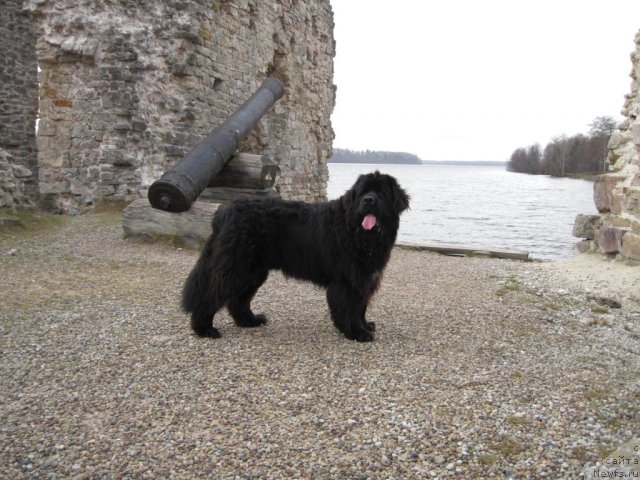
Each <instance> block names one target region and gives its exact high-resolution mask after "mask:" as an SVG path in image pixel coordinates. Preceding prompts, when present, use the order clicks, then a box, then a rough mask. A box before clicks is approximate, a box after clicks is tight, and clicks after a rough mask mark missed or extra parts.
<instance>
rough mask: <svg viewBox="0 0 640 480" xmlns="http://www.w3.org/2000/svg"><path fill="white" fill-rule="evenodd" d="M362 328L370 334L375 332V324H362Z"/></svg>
mask: <svg viewBox="0 0 640 480" xmlns="http://www.w3.org/2000/svg"><path fill="white" fill-rule="evenodd" d="M364 326H365V327H366V328H367V330H369V331H370V332H375V331H376V322H367V321H365V322H364Z"/></svg>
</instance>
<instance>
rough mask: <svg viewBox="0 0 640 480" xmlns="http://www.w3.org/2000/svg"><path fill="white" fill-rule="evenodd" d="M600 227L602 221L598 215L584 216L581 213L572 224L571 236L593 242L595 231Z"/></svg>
mask: <svg viewBox="0 0 640 480" xmlns="http://www.w3.org/2000/svg"><path fill="white" fill-rule="evenodd" d="M601 225H602V219H601V218H600V216H599V215H584V214H582V213H581V214H579V215H578V216H576V221H575V223H574V224H573V236H574V237H578V238H586V239H587V240H593V239H594V238H595V231H596V229H598V228H599V227H600V226H601Z"/></svg>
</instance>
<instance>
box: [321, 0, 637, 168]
mask: <svg viewBox="0 0 640 480" xmlns="http://www.w3.org/2000/svg"><path fill="white" fill-rule="evenodd" d="M331 4H332V6H333V10H334V20H335V38H336V44H337V46H336V48H337V53H336V58H335V80H334V81H335V83H336V85H337V86H338V91H337V99H336V107H335V110H334V114H333V116H332V122H333V128H334V131H335V134H336V138H335V141H334V147H339V148H351V149H356V150H364V149H371V150H391V151H406V152H411V153H415V154H417V155H418V156H420V157H421V158H422V159H425V160H449V159H451V160H508V158H509V156H510V155H511V152H512V151H513V150H515V149H516V148H518V147H521V146H527V145H530V144H532V143H535V142H539V143H541V144H542V146H544V144H545V143H546V142H548V141H549V140H550V139H551V138H552V137H553V136H556V135H561V134H567V135H573V134H576V133H579V132H583V133H586V132H587V131H588V128H589V127H588V124H589V123H590V122H591V120H593V119H594V118H595V117H596V116H600V115H611V116H613V117H615V118H616V119H618V120H621V119H622V116H621V115H620V111H621V109H622V105H623V102H624V95H625V94H627V93H629V92H630V85H631V78H630V77H629V73H630V72H631V60H630V54H631V52H632V51H633V50H634V48H635V44H634V37H635V34H636V32H637V31H638V30H640V0H609V1H593V0H581V1H580V0H535V1H530V0H517V1H516V0H511V1H508V0H439V1H433V0H423V1H420V0H396V1H394V2H390V1H388V0H386V1H385V0H331Z"/></svg>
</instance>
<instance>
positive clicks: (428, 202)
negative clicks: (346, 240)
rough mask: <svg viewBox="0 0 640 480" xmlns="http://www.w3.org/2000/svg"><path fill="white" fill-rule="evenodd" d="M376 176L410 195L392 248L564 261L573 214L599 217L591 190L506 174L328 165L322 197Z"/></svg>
mask: <svg viewBox="0 0 640 480" xmlns="http://www.w3.org/2000/svg"><path fill="white" fill-rule="evenodd" d="M374 170H380V171H381V172H382V173H388V174H390V175H393V176H394V177H396V178H397V179H398V182H399V183H400V185H401V186H402V187H403V188H404V189H405V190H407V191H408V192H409V195H411V210H409V211H407V212H405V213H404V214H403V215H402V218H401V220H400V231H399V233H398V241H400V242H405V243H414V244H447V245H460V246H471V247H474V248H478V249H492V248H494V249H507V250H523V251H528V252H529V253H530V254H531V256H532V257H533V258H537V259H545V260H559V259H562V258H567V257H570V256H571V255H572V254H573V247H574V245H575V244H576V242H577V241H578V240H579V239H577V238H575V237H574V236H572V235H571V231H572V229H573V222H574V220H575V217H576V215H577V214H579V213H586V214H595V213H597V211H596V208H595V204H594V201H593V183H592V182H590V181H587V180H576V179H570V178H553V177H547V176H543V175H525V174H521V173H513V172H507V171H506V170H505V168H504V167H477V166H469V167H467V166H448V165H447V166H434V165H364V164H337V163H330V164H329V175H330V177H329V185H328V196H329V198H330V199H333V198H337V197H339V196H340V195H342V194H343V193H344V192H345V191H346V190H347V189H348V188H349V187H350V186H351V185H352V184H353V182H354V181H355V180H356V178H357V177H358V175H359V174H361V173H368V172H372V171H374Z"/></svg>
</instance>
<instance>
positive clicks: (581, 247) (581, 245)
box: [576, 240, 593, 253]
mask: <svg viewBox="0 0 640 480" xmlns="http://www.w3.org/2000/svg"><path fill="white" fill-rule="evenodd" d="M592 244H593V242H592V241H591V240H581V241H579V242H578V243H576V250H577V251H578V253H587V252H589V251H591V247H592Z"/></svg>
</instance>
